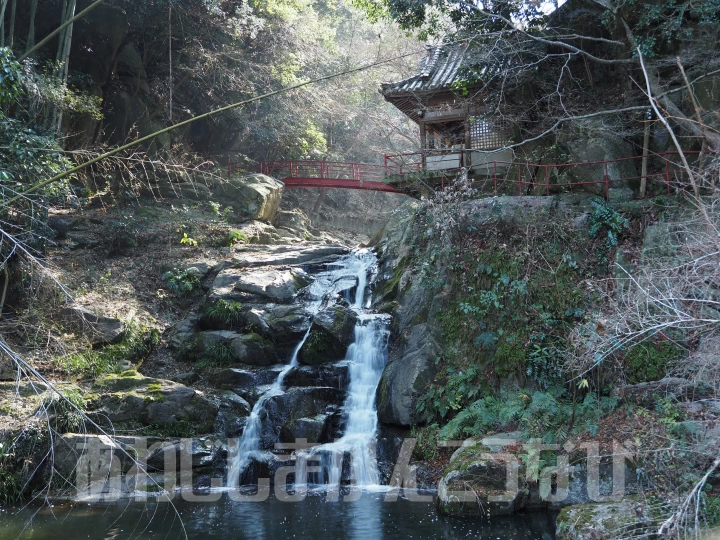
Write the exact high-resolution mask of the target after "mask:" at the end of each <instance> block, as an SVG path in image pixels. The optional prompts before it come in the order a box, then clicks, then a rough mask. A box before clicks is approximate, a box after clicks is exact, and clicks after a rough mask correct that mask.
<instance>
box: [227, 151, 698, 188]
mask: <svg viewBox="0 0 720 540" xmlns="http://www.w3.org/2000/svg"><path fill="white" fill-rule="evenodd" d="M699 154H700V152H697V151H688V152H685V155H686V156H687V157H688V159H690V160H691V161H697V159H698V156H699ZM467 155H470V153H469V152H468V151H466V150H440V151H438V150H430V151H424V152H413V153H409V154H394V155H386V156H385V163H384V165H373V164H366V163H343V162H336V161H312V160H299V161H272V162H261V163H260V164H259V165H258V170H259V172H261V173H263V174H267V175H268V176H274V177H276V178H279V179H291V178H297V179H299V180H298V181H297V182H293V183H292V187H302V185H303V182H302V179H308V182H307V184H308V186H309V185H310V184H312V185H313V186H315V187H317V185H318V182H317V181H315V180H317V179H328V180H348V181H350V182H344V183H342V184H338V186H341V187H349V188H352V187H356V186H357V185H358V184H355V183H354V182H357V183H359V184H360V185H361V184H362V183H363V182H368V183H371V184H375V183H384V184H388V183H393V184H397V183H398V182H401V181H402V178H398V177H397V176H393V175H401V177H402V175H408V174H413V173H423V171H428V170H429V169H430V167H435V168H434V169H432V171H431V172H432V173H433V174H434V173H436V174H437V176H438V177H441V176H442V178H443V180H444V181H443V182H442V186H443V188H444V186H445V180H446V178H448V177H449V176H452V175H453V174H454V173H455V172H457V171H458V170H460V168H461V167H448V168H443V166H444V164H453V161H452V160H453V159H455V158H456V157H457V158H458V162H459V164H460V165H464V163H463V160H464V159H467V158H466V156H467ZM433 159H434V160H435V161H434V162H433V163H431V160H433ZM642 159H643V156H633V157H627V158H618V159H612V160H602V161H587V162H580V163H553V164H542V163H526V162H518V161H501V160H497V161H486V162H481V163H478V164H474V163H471V164H469V166H468V168H470V169H472V170H473V171H474V173H475V182H476V183H485V184H489V183H492V190H493V192H494V193H495V194H497V193H498V192H500V191H502V192H503V193H512V192H513V190H514V192H515V193H517V194H518V195H523V194H528V193H531V194H535V195H539V194H542V193H543V192H544V193H545V194H547V195H549V194H550V193H551V191H557V190H558V189H561V190H563V189H572V188H583V187H586V186H593V187H595V188H596V189H597V188H598V187H601V188H604V192H605V195H606V197H607V196H608V195H609V189H610V188H611V187H612V186H613V185H615V184H618V183H621V182H630V181H639V180H641V179H642V178H643V176H642V175H641V174H640V172H639V171H640V170H641V163H642ZM647 160H648V170H647V174H645V175H644V178H645V179H646V180H647V181H648V182H649V181H655V182H662V183H664V184H665V185H666V189H667V192H668V193H670V191H671V185H672V184H675V183H677V182H682V181H683V180H685V179H686V178H687V174H686V172H685V169H684V168H683V167H682V164H681V162H680V157H679V153H678V152H663V153H654V154H649V155H648V156H647ZM240 170H241V167H240V166H239V165H238V164H234V163H230V162H229V163H228V173H229V174H233V173H235V172H238V171H240ZM310 179H312V180H313V181H312V182H311V181H310ZM338 186H336V187H338ZM513 186H514V188H513ZM365 189H374V188H373V187H371V186H368V187H365Z"/></svg>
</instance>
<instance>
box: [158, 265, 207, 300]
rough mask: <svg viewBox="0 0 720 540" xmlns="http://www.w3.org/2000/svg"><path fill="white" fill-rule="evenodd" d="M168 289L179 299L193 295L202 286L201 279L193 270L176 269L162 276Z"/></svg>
mask: <svg viewBox="0 0 720 540" xmlns="http://www.w3.org/2000/svg"><path fill="white" fill-rule="evenodd" d="M162 278H163V280H164V281H165V283H166V284H167V288H168V289H170V291H172V292H173V293H175V295H176V296H178V297H183V296H188V295H189V294H192V293H193V292H194V291H195V290H196V289H197V288H198V287H199V286H200V278H198V276H197V272H196V271H195V269H193V268H189V269H187V270H179V269H177V268H174V269H172V270H170V271H168V272H165V273H164V274H163V276H162Z"/></svg>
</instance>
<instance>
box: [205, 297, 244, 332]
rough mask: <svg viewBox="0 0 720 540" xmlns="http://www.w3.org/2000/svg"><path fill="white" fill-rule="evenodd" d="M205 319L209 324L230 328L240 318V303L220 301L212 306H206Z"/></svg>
mask: <svg viewBox="0 0 720 540" xmlns="http://www.w3.org/2000/svg"><path fill="white" fill-rule="evenodd" d="M204 312H205V317H206V318H207V319H209V320H210V321H211V322H214V323H218V324H223V325H226V326H232V325H233V324H235V323H237V322H239V321H240V319H241V317H242V304H241V303H240V302H235V301H230V302H228V301H227V300H225V299H220V300H218V301H217V302H214V303H212V304H206V305H205V308H204Z"/></svg>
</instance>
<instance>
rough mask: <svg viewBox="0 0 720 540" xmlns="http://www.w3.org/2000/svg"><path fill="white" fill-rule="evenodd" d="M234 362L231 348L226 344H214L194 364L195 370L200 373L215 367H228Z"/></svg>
mask: <svg viewBox="0 0 720 540" xmlns="http://www.w3.org/2000/svg"><path fill="white" fill-rule="evenodd" d="M234 360H235V355H234V354H233V350H232V347H230V345H229V344H227V343H214V344H213V345H210V346H209V347H208V348H207V349H205V351H204V352H203V353H202V356H201V357H200V359H199V360H198V361H197V362H196V363H195V369H196V370H197V371H202V370H205V369H211V368H216V367H223V366H228V365H231V364H232V363H233V361H234Z"/></svg>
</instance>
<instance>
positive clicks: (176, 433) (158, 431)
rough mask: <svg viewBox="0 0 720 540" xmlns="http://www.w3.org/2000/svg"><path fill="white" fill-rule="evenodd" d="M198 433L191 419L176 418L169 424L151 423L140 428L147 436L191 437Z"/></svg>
mask: <svg viewBox="0 0 720 540" xmlns="http://www.w3.org/2000/svg"><path fill="white" fill-rule="evenodd" d="M196 434H197V431H196V430H195V426H194V425H193V423H192V422H191V421H189V420H175V421H173V422H168V423H167V424H162V425H159V424H150V425H149V426H145V427H144V428H142V429H141V430H140V435H142V436H145V437H172V438H180V439H190V438H192V437H194V436H195V435H196Z"/></svg>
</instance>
